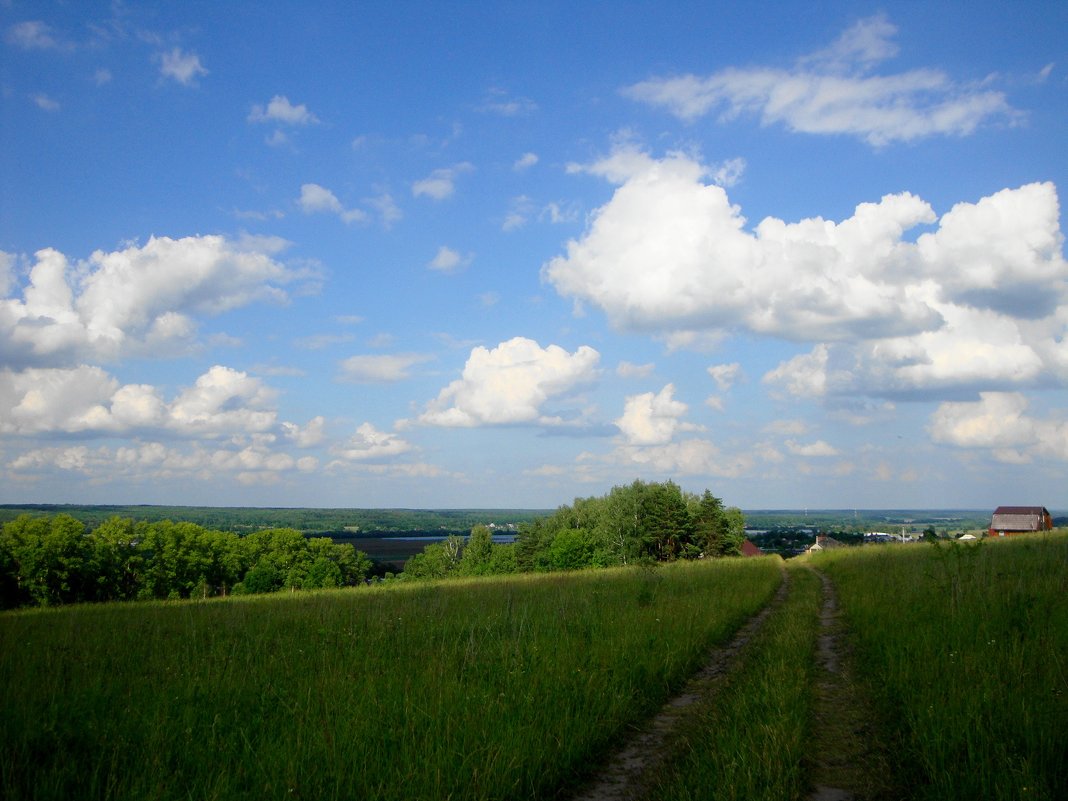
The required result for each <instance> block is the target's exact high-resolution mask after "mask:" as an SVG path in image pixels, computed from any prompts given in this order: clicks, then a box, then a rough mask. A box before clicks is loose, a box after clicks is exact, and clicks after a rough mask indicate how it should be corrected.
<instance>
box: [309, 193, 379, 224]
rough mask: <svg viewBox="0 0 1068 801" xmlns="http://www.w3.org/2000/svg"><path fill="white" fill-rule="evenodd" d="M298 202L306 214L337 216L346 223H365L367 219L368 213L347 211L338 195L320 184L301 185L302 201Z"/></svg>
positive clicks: (358, 210)
mask: <svg viewBox="0 0 1068 801" xmlns="http://www.w3.org/2000/svg"><path fill="white" fill-rule="evenodd" d="M297 202H298V203H299V204H300V208H301V211H303V212H304V213H305V214H318V213H324V212H325V213H328V214H336V215H337V216H338V217H340V218H341V220H342V222H345V223H352V222H363V221H365V220H366V219H367V214H366V212H364V211H363V210H361V209H346V208H345V207H344V206H342V205H341V201H340V200H338V199H337V195H335V194H334V193H333V192H331V191H330V190H329V189H327V188H326V187H325V186H319V184H301V187H300V199H299V200H298V201H297Z"/></svg>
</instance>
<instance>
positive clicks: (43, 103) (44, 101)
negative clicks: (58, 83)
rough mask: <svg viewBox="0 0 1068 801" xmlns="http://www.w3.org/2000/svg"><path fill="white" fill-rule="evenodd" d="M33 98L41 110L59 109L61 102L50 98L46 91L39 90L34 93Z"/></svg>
mask: <svg viewBox="0 0 1068 801" xmlns="http://www.w3.org/2000/svg"><path fill="white" fill-rule="evenodd" d="M32 100H33V102H34V105H36V106H37V108H39V109H41V111H59V103H58V102H56V101H55V100H53V99H52V98H50V97H49V96H48V95H46V94H45V93H44V92H38V93H37V94H35V95H33V97H32Z"/></svg>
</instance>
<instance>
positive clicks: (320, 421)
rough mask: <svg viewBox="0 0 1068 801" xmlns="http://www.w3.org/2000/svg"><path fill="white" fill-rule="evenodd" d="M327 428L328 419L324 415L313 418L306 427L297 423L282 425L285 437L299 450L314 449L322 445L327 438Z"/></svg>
mask: <svg viewBox="0 0 1068 801" xmlns="http://www.w3.org/2000/svg"><path fill="white" fill-rule="evenodd" d="M325 428H326V419H325V418H324V417H323V416H322V415H319V416H317V417H313V418H312V419H311V420H309V421H308V423H307V425H304V426H299V425H297V424H296V423H282V430H283V432H284V434H285V436H286V437H287V438H288V439H290V440H292V441H293V443H294V444H295V445H296V446H297V447H298V448H314V447H315V446H316V445H318V444H319V443H321V442H322V441H323V439H325V437H326V431H325Z"/></svg>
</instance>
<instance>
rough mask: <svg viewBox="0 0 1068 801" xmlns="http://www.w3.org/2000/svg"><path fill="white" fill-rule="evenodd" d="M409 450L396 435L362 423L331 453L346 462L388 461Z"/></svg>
mask: <svg viewBox="0 0 1068 801" xmlns="http://www.w3.org/2000/svg"><path fill="white" fill-rule="evenodd" d="M410 450H412V446H411V444H410V443H409V442H406V441H405V440H403V439H401V438H400V437H399V436H397V435H396V434H390V433H388V432H386V431H379V430H378V429H377V428H375V427H374V426H373V425H371V424H370V423H364V424H363V425H361V426H360V427H359V428H357V429H356V433H355V434H353V435H352V436H351V437H350V438H349V439H348V440H347V441H346V442H344V443H342V444H340V445H338V446H337V447H335V448H332V449H331V452H332V453H333V454H335V455H336V456H339V457H341V458H342V459H344V460H347V461H358V462H362V461H368V460H378V459H390V458H392V457H394V456H399V455H400V454H402V453H407V452H408V451H410Z"/></svg>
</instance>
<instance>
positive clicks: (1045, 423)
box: [928, 392, 1068, 463]
mask: <svg viewBox="0 0 1068 801" xmlns="http://www.w3.org/2000/svg"><path fill="white" fill-rule="evenodd" d="M1028 406H1029V404H1028V401H1027V398H1025V397H1024V396H1023V395H1022V394H1020V393H1018V392H983V393H980V396H979V400H978V401H966V402H947V403H943V404H941V405H940V406H939V407H938V409H937V410H936V411H935V413H934V414H933V415H931V422H930V425H929V427H928V429H929V431H930V434H931V438H932V439H933V440H934V441H935V442H944V443H948V444H950V445H955V446H957V447H960V448H983V449H989V450H991V451H993V454H994V456H995V457H996V458H998V459H1000V460H1002V461H1006V462H1010V463H1022V462H1028V461H1030V460H1031V458H1032V456H1044V457H1050V458H1054V459H1060V460H1068V420H1065V419H1063V418H1062V419H1038V418H1035V417H1032V416H1030V415H1029V414H1028V413H1027V410H1028Z"/></svg>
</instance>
